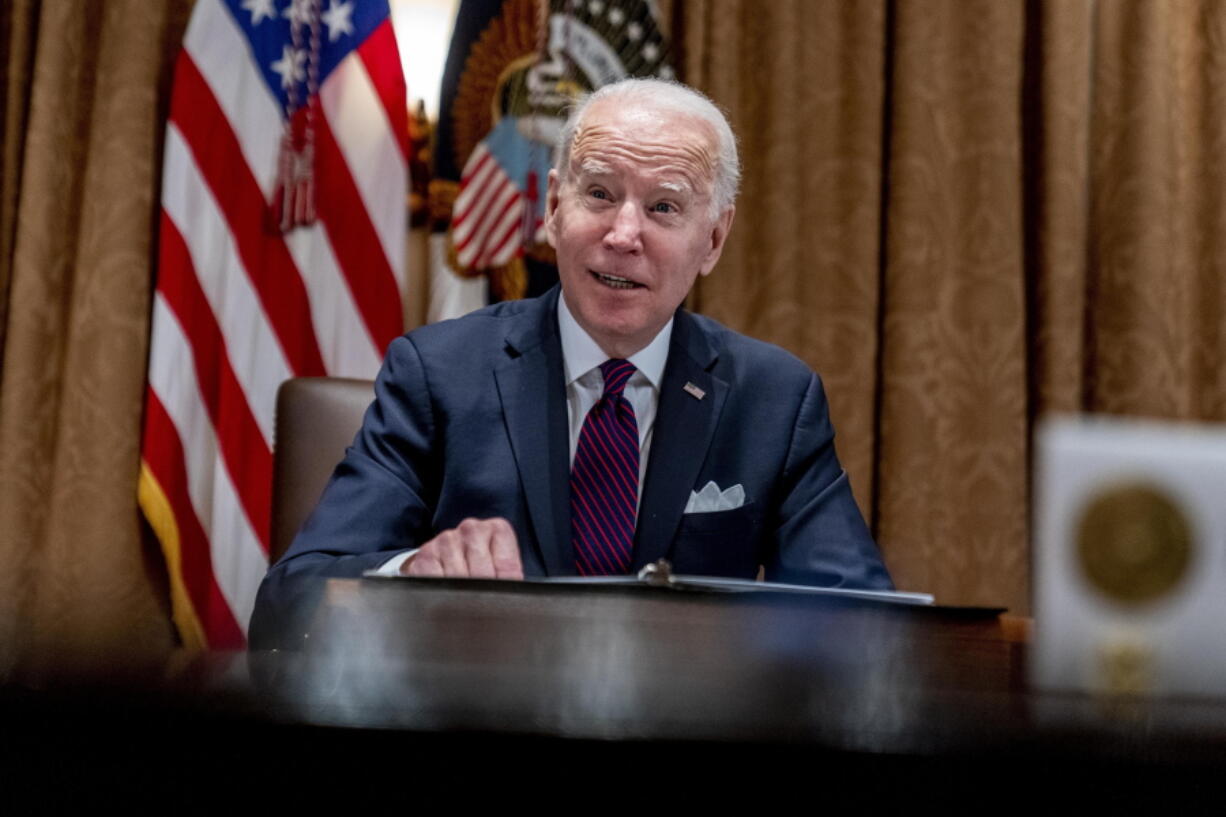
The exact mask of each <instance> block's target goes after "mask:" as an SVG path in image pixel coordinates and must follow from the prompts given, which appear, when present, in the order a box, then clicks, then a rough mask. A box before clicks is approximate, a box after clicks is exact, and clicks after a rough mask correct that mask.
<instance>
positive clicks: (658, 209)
mask: <svg viewBox="0 0 1226 817" xmlns="http://www.w3.org/2000/svg"><path fill="white" fill-rule="evenodd" d="M651 212H653V213H664V214H669V213H675V212H677V206H676V205H675V204H673V203H672V202H671V201H657V202H656V203H655V204H653V205H651Z"/></svg>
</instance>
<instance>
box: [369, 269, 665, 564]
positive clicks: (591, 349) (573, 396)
mask: <svg viewBox="0 0 1226 817" xmlns="http://www.w3.org/2000/svg"><path fill="white" fill-rule="evenodd" d="M558 333H559V336H560V339H561V341H562V365H563V368H565V370H566V419H567V423H568V426H569V430H570V462H571V465H574V462H575V448H576V446H578V444H579V432H580V431H582V430H583V421H584V420H585V419H586V418H587V413H588V411H590V410H591V408H592V406H594V405H596V401H597V400H599V399H600V396H601V395H602V394H604V377H603V376H602V375H601V374H600V364H601V363H604V362H605V361H606V360H608V359H609V356H608V355H606V354H605V353H604V351H603V350H602V349H601V348H600V344H598V343H597V342H596V341H594V340H592V336H591V335H589V334H588V333H587V332H586V331H585V330H584V329H583V327H582V326H580V325H579V322H578V321H576V320H575V316H574V315H572V314H571V312H570V309H568V308H567V306H566V293H562V295H561V296H559V298H558ZM672 336H673V320H672V318H669V319H668V323H666V324H665V325H664V328H663V329H661V330H660V332H659V334H657V335H656V336H655V338H654V339H653V340H652V341H651V343H649V344H647V346H646V347H644V348H643V349H642V350H640V351H638V352H636V353H635V354H633V355H631V356H630V357H629V358H627V359H628V360H629V361H630V362H631V363H632V364H634V369H635V371H634V374H632V375H630V379H629V380H627V381H626V389H625V391H623V392H622V394H624V395H625V396H626V399H627V400H629V401H630V405H631V406H633V407H634V419H635V422H636V423H637V424H638V427H639V499H640V500H641V499H642V498H643V478H644V477H645V476H646V474H647V455H648V453H649V452H650V451H651V432H652V430H653V429H654V427H655V424H656V408H657V407H658V406H659V405H660V381H661V380H662V379H663V377H664V364H665V363H667V362H668V344H669V341H670V340H671V339H672ZM473 512H474V515H479V514H480V513H481V510H480V509H479V508H474V509H473ZM417 550H418V549H417V548H413V549H412V550H407V551H405V552H404V553H398V554H396V555H395V556H393V557H392V558H390V559H388V560H387V561H386V562H384V563H383V564H381V565H379V568H378V570H377V571H375V572H377V573H379V574H380V575H383V576H395V575H396V574H397V573H399V572H400V565H401V564H403V563H404V562H405V560H407V559H408V558H409V557H410V556H412V555H413V554H415V553H416V552H417Z"/></svg>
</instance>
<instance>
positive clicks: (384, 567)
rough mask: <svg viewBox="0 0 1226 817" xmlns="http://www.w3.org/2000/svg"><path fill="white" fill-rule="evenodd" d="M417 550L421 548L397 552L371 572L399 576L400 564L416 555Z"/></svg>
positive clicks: (379, 574) (378, 574) (377, 574)
mask: <svg viewBox="0 0 1226 817" xmlns="http://www.w3.org/2000/svg"><path fill="white" fill-rule="evenodd" d="M419 550H421V548H413V549H412V550H406V551H404V552H403V553H397V554H396V555H395V556H393V557H392V558H390V559H388V560H387V561H386V562H384V563H383V564H381V565H379V566H378V567H376V568H375V569H374V570H373V571H371V572H372V573H374V575H376V576H399V575H400V566H401V565H402V564H404V563H405V562H407V561H408V560H409V559H411V558H412V557H413V556H415V555H417V551H419Z"/></svg>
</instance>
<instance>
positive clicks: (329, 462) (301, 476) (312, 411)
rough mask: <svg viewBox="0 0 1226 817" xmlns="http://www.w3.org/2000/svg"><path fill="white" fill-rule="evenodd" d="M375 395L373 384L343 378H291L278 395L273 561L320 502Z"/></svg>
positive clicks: (282, 385) (274, 465)
mask: <svg viewBox="0 0 1226 817" xmlns="http://www.w3.org/2000/svg"><path fill="white" fill-rule="evenodd" d="M374 396H375V392H374V382H373V381H370V380H352V379H349V378H345V377H296V378H294V379H292V380H286V381H285V382H284V383H282V384H281V388H280V389H278V390H277V415H276V439H275V442H274V443H273V480H272V552H271V553H270V554H269V557H270V558H271V560H272V561H274V562H275V561H276V560H277V559H279V558H280V557H281V554H282V553H285V551H286V550H287V549H288V548H289V545H290V542H291V541H292V540H293V538H294V534H296V533H297V532H298V529H299V528H300V527H302V523H303V522H305V521H306V518H307V516H308V515H309V514H310V513H311V510H312V509H313V508H314V507H315V503H316V502H318V501H319V495H320V494H321V493H323V490H324V486H325V485H327V484H328V478H329V477H330V476H332V470H333V469H334V468H335V467H336V464H337V463H338V462H340V461H341V458H342V457H343V456H344V455H345V449H346V448H348V447H349V445H350V443H352V442H353V435H354V434H355V433H357V430H358V428H359V427H360V426H361V425H362V415H363V414H364V413H365V412H366V407H367V406H369V405H370V402H371V400H373V399H374Z"/></svg>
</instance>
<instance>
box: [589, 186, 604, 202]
mask: <svg viewBox="0 0 1226 817" xmlns="http://www.w3.org/2000/svg"><path fill="white" fill-rule="evenodd" d="M587 194H588V195H589V196H591V197H592V198H594V199H599V200H601V201H608V200H609V191H607V190H605V189H604V188H603V187H593V188H592V189H591V190H589V191H587Z"/></svg>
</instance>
